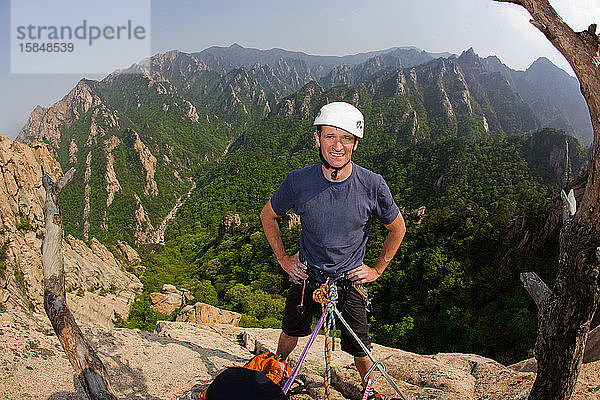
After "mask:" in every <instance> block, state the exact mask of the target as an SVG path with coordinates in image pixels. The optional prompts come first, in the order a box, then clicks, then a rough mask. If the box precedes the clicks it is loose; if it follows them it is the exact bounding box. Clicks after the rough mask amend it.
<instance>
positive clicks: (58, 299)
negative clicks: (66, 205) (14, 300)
mask: <svg viewBox="0 0 600 400" xmlns="http://www.w3.org/2000/svg"><path fill="white" fill-rule="evenodd" d="M74 173H75V169H73V168H71V169H70V170H69V171H67V173H66V174H64V175H63V177H62V178H61V179H60V180H59V181H58V182H57V183H54V182H53V181H52V179H51V178H50V177H49V176H48V175H44V176H43V178H42V183H43V184H44V189H46V201H45V203H44V221H45V228H46V232H45V234H44V240H43V241H42V267H43V269H44V309H45V310H46V314H48V318H49V319H50V322H51V323H52V327H53V328H54V332H56V336H58V339H59V340H60V343H61V344H62V346H63V349H64V350H65V353H66V355H67V358H68V359H69V361H70V362H71V365H72V366H73V369H74V370H75V373H76V374H77V379H78V380H79V383H81V386H82V387H83V388H84V390H85V392H86V393H87V395H88V397H89V398H90V399H91V400H116V397H115V395H114V394H113V390H112V388H111V386H110V382H109V380H108V374H107V372H106V368H105V367H104V365H103V364H102V361H101V360H100V358H99V357H98V355H97V354H96V351H95V350H94V348H93V347H92V346H91V345H90V344H89V343H88V341H87V340H85V337H84V336H83V333H82V332H81V329H79V326H78V325H77V322H75V318H73V314H71V312H70V311H69V308H68V307H67V299H66V294H65V268H64V261H63V256H62V252H61V247H62V236H63V235H62V216H61V212H60V206H59V204H58V197H59V195H60V192H61V191H62V189H63V188H64V187H65V185H66V184H67V183H68V182H69V181H70V180H71V178H72V177H73V174H74Z"/></svg>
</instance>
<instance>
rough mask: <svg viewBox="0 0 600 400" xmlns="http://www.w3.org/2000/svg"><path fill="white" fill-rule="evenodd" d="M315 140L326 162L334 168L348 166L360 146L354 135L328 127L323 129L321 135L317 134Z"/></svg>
mask: <svg viewBox="0 0 600 400" xmlns="http://www.w3.org/2000/svg"><path fill="white" fill-rule="evenodd" d="M315 140H316V144H317V147H320V151H321V154H323V157H324V158H325V160H327V162H328V163H329V164H330V165H331V166H332V167H334V168H341V167H343V166H344V165H346V164H347V163H348V162H349V161H350V159H351V158H352V152H353V151H354V150H356V147H357V146H358V141H357V140H356V137H355V136H354V135H352V134H351V133H348V132H346V131H345V130H343V129H339V128H335V127H333V126H328V125H324V126H322V127H321V135H319V134H318V133H315Z"/></svg>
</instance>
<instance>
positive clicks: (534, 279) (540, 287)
mask: <svg viewBox="0 0 600 400" xmlns="http://www.w3.org/2000/svg"><path fill="white" fill-rule="evenodd" d="M520 277H521V282H523V286H525V289H527V292H528V293H529V295H530V296H531V298H532V299H533V301H535V304H536V305H537V307H538V309H540V308H542V307H543V306H544V302H545V301H546V300H548V297H550V293H551V292H552V291H551V290H550V288H549V287H548V285H546V284H545V283H544V281H543V280H542V278H540V277H539V276H538V274H536V273H535V272H523V273H522V274H521V275H520Z"/></svg>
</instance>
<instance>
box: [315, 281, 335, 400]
mask: <svg viewBox="0 0 600 400" xmlns="http://www.w3.org/2000/svg"><path fill="white" fill-rule="evenodd" d="M313 299H314V300H315V301H316V302H317V303H321V310H322V312H323V315H324V316H325V324H324V326H325V379H324V386H325V394H326V396H327V399H328V400H331V389H330V386H331V352H332V351H333V350H334V347H335V314H334V311H335V306H336V303H337V299H338V293H337V286H336V284H335V282H331V283H330V282H329V279H327V282H325V283H324V284H323V285H321V286H320V287H319V288H318V289H317V290H315V291H314V292H313Z"/></svg>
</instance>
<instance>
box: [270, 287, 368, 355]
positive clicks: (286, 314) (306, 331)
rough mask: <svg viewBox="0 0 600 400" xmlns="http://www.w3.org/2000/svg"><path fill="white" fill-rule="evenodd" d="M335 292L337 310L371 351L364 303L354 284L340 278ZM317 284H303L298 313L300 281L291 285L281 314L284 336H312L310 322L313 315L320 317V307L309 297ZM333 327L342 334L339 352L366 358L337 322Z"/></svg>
mask: <svg viewBox="0 0 600 400" xmlns="http://www.w3.org/2000/svg"><path fill="white" fill-rule="evenodd" d="M336 284H337V291H338V303H337V308H338V310H340V312H341V314H342V316H343V317H344V319H345V320H346V322H347V323H348V325H350V328H352V330H353V331H354V333H356V335H357V336H358V337H359V338H360V339H361V340H362V342H363V343H364V344H365V345H366V346H367V348H369V349H370V348H371V340H370V339H369V324H368V322H367V308H366V301H365V299H364V298H363V297H362V295H361V294H360V293H358V291H357V290H356V288H354V285H353V283H352V282H351V281H350V280H348V279H342V280H339V281H337V282H336ZM318 286H319V285H318V284H316V283H314V282H312V280H310V279H309V280H307V281H306V289H305V291H304V311H303V312H302V313H301V312H299V310H298V305H299V304H300V298H301V295H302V282H299V283H293V284H292V286H291V287H290V289H289V290H288V295H287V299H286V302H285V310H284V311H283V321H282V322H281V329H282V330H283V333H285V334H286V335H288V336H292V337H301V336H308V335H310V334H311V323H312V319H313V315H314V313H315V312H318V314H321V305H320V304H319V303H316V302H315V301H314V300H313V297H312V294H313V292H314V291H315V289H317V287H318ZM336 328H340V329H341V332H342V336H341V342H342V350H343V351H345V352H346V353H349V354H351V355H353V356H355V357H365V356H366V355H367V353H365V352H364V350H363V349H362V348H361V346H360V345H359V344H358V343H357V342H356V339H354V337H352V335H351V334H350V333H349V332H348V331H347V330H346V328H345V327H344V326H343V324H342V323H341V322H339V321H336Z"/></svg>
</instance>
